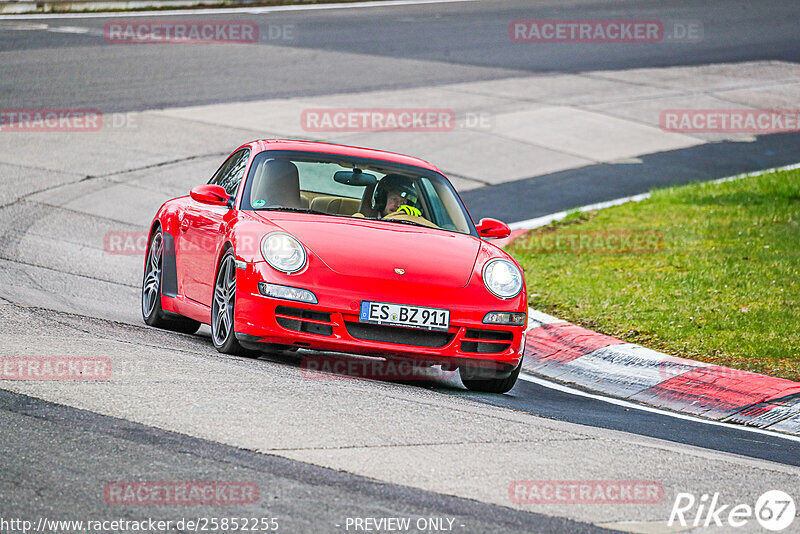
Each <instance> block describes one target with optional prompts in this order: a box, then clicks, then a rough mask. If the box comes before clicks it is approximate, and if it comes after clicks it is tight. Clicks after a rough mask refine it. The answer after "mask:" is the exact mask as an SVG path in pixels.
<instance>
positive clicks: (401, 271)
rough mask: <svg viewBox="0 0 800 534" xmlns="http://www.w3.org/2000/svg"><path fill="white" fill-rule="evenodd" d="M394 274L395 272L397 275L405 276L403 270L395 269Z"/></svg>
mask: <svg viewBox="0 0 800 534" xmlns="http://www.w3.org/2000/svg"><path fill="white" fill-rule="evenodd" d="M394 272H396V273H397V274H406V270H405V269H395V270H394Z"/></svg>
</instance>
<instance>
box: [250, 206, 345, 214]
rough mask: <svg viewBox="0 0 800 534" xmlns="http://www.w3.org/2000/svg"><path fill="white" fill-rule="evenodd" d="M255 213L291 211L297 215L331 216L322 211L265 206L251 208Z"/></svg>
mask: <svg viewBox="0 0 800 534" xmlns="http://www.w3.org/2000/svg"><path fill="white" fill-rule="evenodd" d="M253 209H254V210H255V211H292V212H297V213H313V214H314V215H332V214H331V213H326V212H324V211H318V210H312V209H311V208H290V207H288V206H267V207H266V208H253Z"/></svg>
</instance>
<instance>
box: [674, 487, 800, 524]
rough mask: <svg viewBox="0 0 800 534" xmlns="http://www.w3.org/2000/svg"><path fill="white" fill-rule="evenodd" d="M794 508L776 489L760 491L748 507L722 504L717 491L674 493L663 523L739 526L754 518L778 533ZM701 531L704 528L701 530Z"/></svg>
mask: <svg viewBox="0 0 800 534" xmlns="http://www.w3.org/2000/svg"><path fill="white" fill-rule="evenodd" d="M796 512H797V508H796V507H795V504H794V499H792V497H791V496H790V495H789V494H788V493H786V492H784V491H780V490H770V491H767V492H764V493H763V494H762V495H761V496H760V497H759V498H758V499H757V500H756V503H755V506H751V505H750V504H747V503H739V504H730V503H726V504H723V501H722V499H721V498H720V494H719V493H714V494H713V495H708V494H703V495H701V496H700V498H699V499H698V498H696V497H695V496H694V495H693V494H691V493H678V495H676V496H675V503H674V504H673V505H672V512H671V513H670V514H669V521H668V522H667V526H670V527H671V526H673V525H675V523H677V524H678V525H680V526H681V527H684V528H686V527H704V528H708V527H711V526H716V527H726V531H727V530H728V529H730V528H739V527H743V526H745V525H747V524H748V523H749V522H750V521H752V520H753V519H755V520H756V521H758V523H759V524H760V525H761V526H762V527H763V528H765V529H767V530H769V531H772V532H780V531H782V530H785V529H787V528H788V527H789V526H790V525H791V524H792V523H793V522H794V518H795V514H796ZM704 532H705V530H704Z"/></svg>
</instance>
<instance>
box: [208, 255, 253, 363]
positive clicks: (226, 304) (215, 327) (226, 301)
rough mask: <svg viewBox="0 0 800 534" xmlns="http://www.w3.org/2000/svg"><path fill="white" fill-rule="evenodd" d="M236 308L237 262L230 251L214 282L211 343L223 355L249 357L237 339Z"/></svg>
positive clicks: (223, 257)
mask: <svg viewBox="0 0 800 534" xmlns="http://www.w3.org/2000/svg"><path fill="white" fill-rule="evenodd" d="M235 307H236V262H235V261H234V257H233V253H232V252H231V251H230V250H228V251H227V252H225V254H224V255H223V256H222V260H220V262H219V270H218V272H217V279H216V281H215V282H214V299H213V301H212V303H211V341H213V343H214V348H215V349H217V350H218V351H219V352H222V353H223V354H239V355H245V356H249V355H250V353H251V352H252V351H246V350H245V349H244V348H242V346H241V345H240V344H239V341H238V340H237V339H236V329H235V326H234V310H235Z"/></svg>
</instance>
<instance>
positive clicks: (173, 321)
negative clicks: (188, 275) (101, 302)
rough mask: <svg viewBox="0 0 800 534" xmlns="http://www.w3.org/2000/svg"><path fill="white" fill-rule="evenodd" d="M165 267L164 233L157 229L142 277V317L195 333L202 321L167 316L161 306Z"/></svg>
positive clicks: (185, 331) (173, 329) (187, 332)
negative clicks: (162, 280)
mask: <svg viewBox="0 0 800 534" xmlns="http://www.w3.org/2000/svg"><path fill="white" fill-rule="evenodd" d="M163 267H164V235H163V234H162V233H161V229H160V228H159V229H158V230H156V231H155V232H154V233H153V235H152V237H151V238H150V246H149V248H148V249H147V256H146V257H145V264H144V277H143V278H142V319H144V322H145V323H146V324H148V325H150V326H155V327H156V328H164V329H166V330H172V331H173V332H181V333H183V334H194V333H195V332H197V329H198V328H200V323H199V322H197V321H195V320H193V319H189V318H187V317H180V316H176V317H167V312H165V311H164V310H163V309H162V308H161V279H162V275H163Z"/></svg>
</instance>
